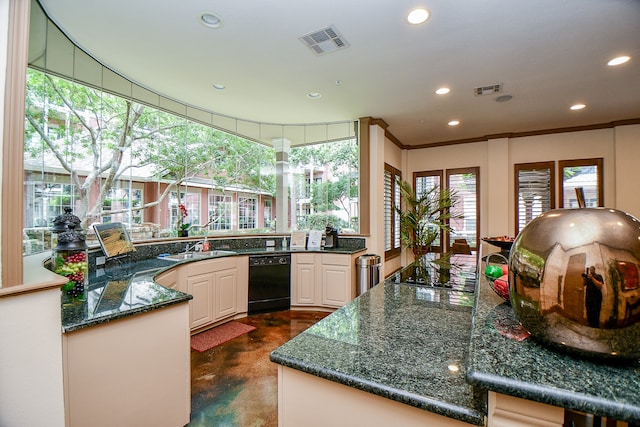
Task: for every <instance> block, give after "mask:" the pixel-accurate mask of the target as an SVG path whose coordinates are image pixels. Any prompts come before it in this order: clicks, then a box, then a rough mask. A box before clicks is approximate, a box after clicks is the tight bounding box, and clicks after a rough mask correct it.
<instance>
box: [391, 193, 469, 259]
mask: <svg viewBox="0 0 640 427" xmlns="http://www.w3.org/2000/svg"><path fill="white" fill-rule="evenodd" d="M398 185H399V188H400V199H401V205H400V206H396V207H395V209H396V212H397V213H398V215H399V218H400V243H401V244H402V246H403V247H405V248H409V249H411V251H412V252H413V256H414V259H416V260H419V259H420V258H421V257H422V256H423V255H424V254H426V253H427V252H430V251H431V248H432V245H433V242H434V241H435V240H436V239H437V238H438V237H439V236H440V234H441V232H442V231H443V230H444V231H452V228H451V226H450V225H449V221H450V220H451V219H454V218H462V215H457V214H453V213H452V212H451V207H452V206H453V204H454V202H455V191H454V190H451V189H448V188H440V186H439V185H435V186H433V187H431V188H430V189H428V190H427V191H425V192H423V193H421V194H420V195H416V193H415V191H414V190H413V187H412V185H411V184H410V183H408V182H406V181H402V180H398Z"/></svg>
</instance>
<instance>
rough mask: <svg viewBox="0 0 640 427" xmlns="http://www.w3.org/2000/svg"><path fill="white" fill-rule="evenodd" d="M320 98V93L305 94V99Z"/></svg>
mask: <svg viewBox="0 0 640 427" xmlns="http://www.w3.org/2000/svg"><path fill="white" fill-rule="evenodd" d="M321 96H322V94H321V93H320V92H309V93H308V94H307V98H311V99H318V98H320V97H321Z"/></svg>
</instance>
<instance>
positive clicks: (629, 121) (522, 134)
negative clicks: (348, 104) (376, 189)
mask: <svg viewBox="0 0 640 427" xmlns="http://www.w3.org/2000/svg"><path fill="white" fill-rule="evenodd" d="M637 124H640V118H635V119H625V120H615V121H612V122H607V123H597V124H592V125H585V126H571V127H564V128H555V129H540V130H532V131H525V132H507V133H500V134H493V135H485V136H479V137H474V138H466V139H457V140H452V141H440V142H434V143H431V144H419V145H402V146H401V147H400V148H404V149H407V150H418V149H421V148H433V147H443V146H447V145H457V144H470V143H473V142H484V141H488V140H490V139H499V138H523V137H526V136H539V135H552V134H555V133H567V132H583V131H589V130H598V129H611V128H614V127H618V126H628V125H637Z"/></svg>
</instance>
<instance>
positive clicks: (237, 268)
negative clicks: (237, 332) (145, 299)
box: [156, 256, 249, 331]
mask: <svg viewBox="0 0 640 427" xmlns="http://www.w3.org/2000/svg"><path fill="white" fill-rule="evenodd" d="M248 265H249V264H248V257H246V256H244V257H238V256H230V257H224V258H215V259H205V260H202V261H194V262H190V263H187V264H184V265H181V266H177V267H176V268H175V269H174V270H178V276H177V279H176V280H177V282H178V285H177V287H178V288H180V278H181V277H182V275H184V282H185V286H184V290H185V292H187V293H188V294H191V295H192V296H193V299H191V300H190V301H189V308H190V319H191V330H192V331H194V330H199V329H202V328H204V327H206V326H209V325H211V324H213V323H215V322H217V321H219V320H221V319H225V318H228V317H232V316H237V315H238V314H246V312H247V299H248V296H247V293H248ZM158 278H159V279H161V280H163V279H165V278H164V277H161V276H158ZM158 278H156V281H157V280H158ZM166 280H167V281H168V282H170V280H169V279H166ZM159 283H161V284H162V282H159Z"/></svg>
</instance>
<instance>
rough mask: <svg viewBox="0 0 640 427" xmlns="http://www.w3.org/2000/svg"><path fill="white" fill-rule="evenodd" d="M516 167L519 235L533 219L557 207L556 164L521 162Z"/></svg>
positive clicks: (517, 231) (517, 227)
mask: <svg viewBox="0 0 640 427" xmlns="http://www.w3.org/2000/svg"><path fill="white" fill-rule="evenodd" d="M514 168H515V180H516V185H515V189H516V201H517V204H518V205H517V207H516V235H517V234H518V233H519V232H520V231H522V229H523V228H524V226H525V225H527V224H528V223H529V222H531V220H532V219H534V218H535V217H537V216H538V215H540V214H542V213H544V212H547V211H549V210H551V209H554V208H555V191H554V189H555V164H554V162H538V163H520V164H516V165H514Z"/></svg>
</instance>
